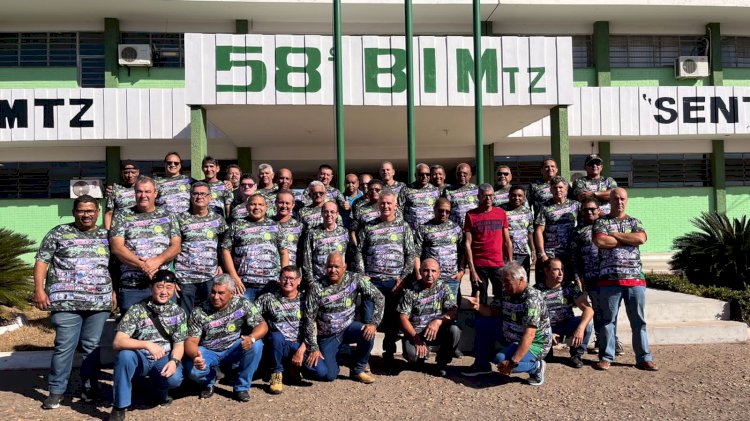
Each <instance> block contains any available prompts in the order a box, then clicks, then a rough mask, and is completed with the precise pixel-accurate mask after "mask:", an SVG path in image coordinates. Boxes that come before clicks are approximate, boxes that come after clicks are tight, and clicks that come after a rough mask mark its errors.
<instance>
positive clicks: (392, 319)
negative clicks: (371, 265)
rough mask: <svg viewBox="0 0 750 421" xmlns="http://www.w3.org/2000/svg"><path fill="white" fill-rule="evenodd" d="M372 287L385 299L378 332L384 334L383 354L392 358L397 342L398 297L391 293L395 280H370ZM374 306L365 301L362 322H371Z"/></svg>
mask: <svg viewBox="0 0 750 421" xmlns="http://www.w3.org/2000/svg"><path fill="white" fill-rule="evenodd" d="M372 285H373V286H375V288H377V289H378V291H380V292H381V293H382V294H383V296H384V297H385V309H384V310H383V321H382V322H380V326H378V330H379V331H381V332H383V333H384V334H385V337H384V338H383V354H384V355H388V354H390V356H393V354H395V353H396V342H397V341H398V332H399V322H398V317H399V316H398V312H397V311H396V306H397V305H398V299H399V297H398V296H397V295H396V294H394V293H393V291H392V290H393V287H394V286H396V280H395V279H388V280H379V279H375V278H373V279H372ZM374 311H375V306H374V304H373V302H372V301H370V300H365V303H364V306H363V313H364V317H363V319H364V321H367V320H372V315H373V313H374Z"/></svg>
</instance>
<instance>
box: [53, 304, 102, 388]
mask: <svg viewBox="0 0 750 421" xmlns="http://www.w3.org/2000/svg"><path fill="white" fill-rule="evenodd" d="M107 317H109V311H53V312H52V315H51V317H50V319H51V322H52V326H53V327H54V328H55V349H54V350H53V352H52V364H51V366H50V370H49V379H48V382H49V392H50V393H55V394H58V395H62V394H63V393H65V390H66V389H67V388H68V378H69V377H70V371H71V370H72V368H73V357H74V356H75V352H76V346H78V342H79V341H80V342H81V355H83V363H82V364H81V371H80V374H81V380H82V382H83V385H84V387H89V386H94V384H93V383H96V381H97V380H98V378H99V340H100V339H101V336H102V330H103V329H104V322H106V321H107Z"/></svg>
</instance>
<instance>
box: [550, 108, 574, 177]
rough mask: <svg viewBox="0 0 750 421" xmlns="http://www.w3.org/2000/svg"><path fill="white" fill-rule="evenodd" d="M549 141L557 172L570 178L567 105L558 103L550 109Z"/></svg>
mask: <svg viewBox="0 0 750 421" xmlns="http://www.w3.org/2000/svg"><path fill="white" fill-rule="evenodd" d="M550 111H551V112H550V116H549V117H550V129H551V136H550V141H551V143H552V157H553V158H555V161H557V165H558V168H559V169H560V172H559V174H560V175H561V176H563V177H565V179H566V180H570V141H569V140H568V107H567V106H566V105H558V106H556V107H554V108H552V110H550Z"/></svg>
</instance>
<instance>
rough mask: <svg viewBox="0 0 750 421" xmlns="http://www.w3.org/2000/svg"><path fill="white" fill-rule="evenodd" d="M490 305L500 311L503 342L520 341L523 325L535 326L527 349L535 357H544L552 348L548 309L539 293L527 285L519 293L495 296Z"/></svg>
mask: <svg viewBox="0 0 750 421" xmlns="http://www.w3.org/2000/svg"><path fill="white" fill-rule="evenodd" d="M490 306H492V307H494V308H497V309H499V310H500V314H501V317H502V319H503V328H502V329H503V337H504V338H505V341H506V342H507V343H512V342H520V341H521V337H523V333H524V331H525V330H526V327H529V326H534V327H536V334H535V335H534V339H533V340H532V342H531V348H529V351H530V352H531V353H532V354H534V356H535V357H536V358H537V359H541V358H544V357H545V356H546V355H547V353H548V352H549V350H550V348H551V347H552V327H551V326H550V320H549V311H548V310H547V305H546V304H545V302H544V299H543V298H542V294H541V293H540V292H539V291H538V290H536V289H534V288H530V287H527V288H526V290H525V291H524V292H522V293H520V294H515V295H503V296H502V297H496V298H495V299H494V300H493V301H492V303H491V304H490Z"/></svg>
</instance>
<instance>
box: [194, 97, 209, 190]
mask: <svg viewBox="0 0 750 421" xmlns="http://www.w3.org/2000/svg"><path fill="white" fill-rule="evenodd" d="M206 155H208V134H207V133H206V109H205V108H203V107H201V106H200V105H191V106H190V175H191V176H192V177H193V178H194V179H196V180H203V169H202V168H201V161H203V158H205V157H206Z"/></svg>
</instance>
